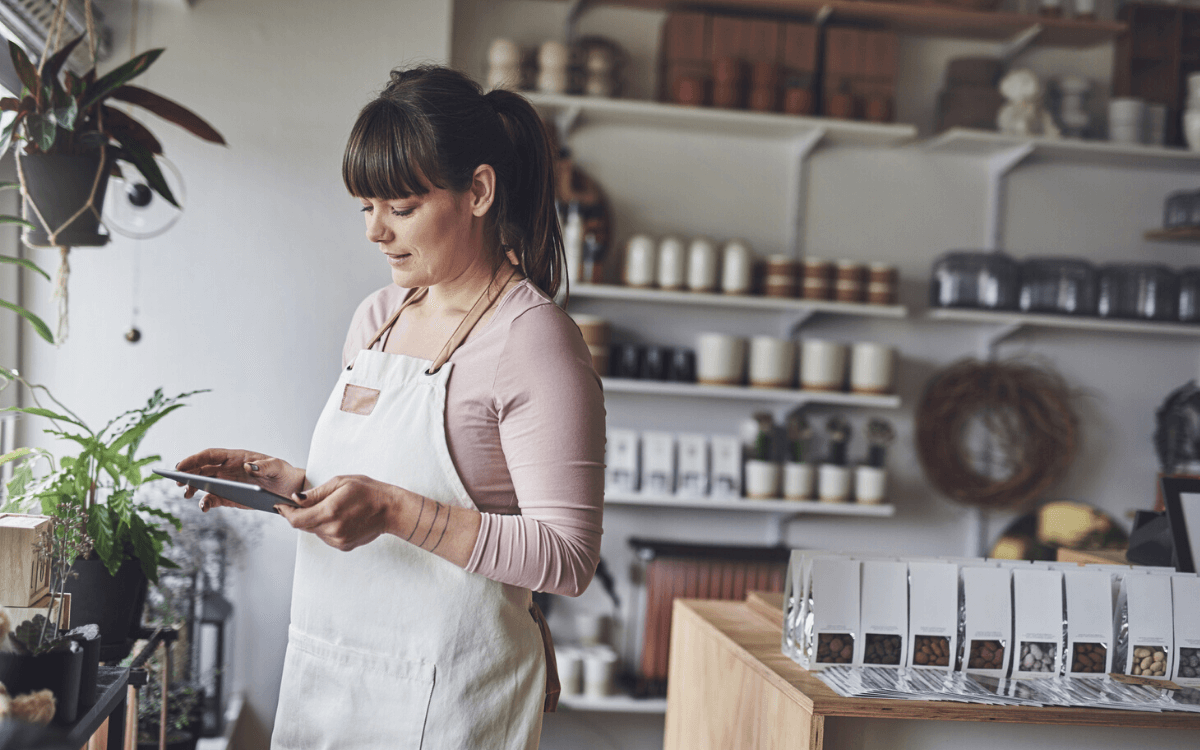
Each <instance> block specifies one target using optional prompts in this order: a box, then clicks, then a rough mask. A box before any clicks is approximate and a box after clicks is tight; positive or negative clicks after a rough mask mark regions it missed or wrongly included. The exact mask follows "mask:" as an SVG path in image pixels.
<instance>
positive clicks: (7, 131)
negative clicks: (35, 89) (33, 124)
mask: <svg viewBox="0 0 1200 750" xmlns="http://www.w3.org/2000/svg"><path fill="white" fill-rule="evenodd" d="M24 120H25V113H24V112H18V113H17V114H16V115H14V116H13V117H12V119H10V120H9V122H8V124H7V125H5V126H4V127H3V129H0V154H5V153H8V147H9V146H11V145H12V142H13V138H14V137H15V136H16V134H17V126H18V125H20V124H21V123H22V122H23V121H24Z"/></svg>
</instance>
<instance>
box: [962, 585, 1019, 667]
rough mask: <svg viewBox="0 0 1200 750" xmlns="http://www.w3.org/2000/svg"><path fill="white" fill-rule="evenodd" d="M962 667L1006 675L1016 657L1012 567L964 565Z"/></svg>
mask: <svg viewBox="0 0 1200 750" xmlns="http://www.w3.org/2000/svg"><path fill="white" fill-rule="evenodd" d="M961 575H962V581H963V607H964V609H965V614H964V615H963V620H964V626H965V627H964V630H963V644H962V671H964V672H972V673H975V674H983V675H987V676H989V677H1004V676H1006V675H1007V674H1008V665H1009V663H1010V662H1011V659H1012V624H1013V622H1012V570H1011V569H1009V568H986V567H964V568H962V570H961Z"/></svg>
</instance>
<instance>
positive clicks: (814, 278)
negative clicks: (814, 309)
mask: <svg viewBox="0 0 1200 750" xmlns="http://www.w3.org/2000/svg"><path fill="white" fill-rule="evenodd" d="M801 283H802V286H801V288H800V296H801V297H803V298H804V299H830V298H832V297H833V264H832V263H830V262H829V261H827V260H821V259H819V258H809V259H807V260H805V261H804V270H803V281H802V282H801Z"/></svg>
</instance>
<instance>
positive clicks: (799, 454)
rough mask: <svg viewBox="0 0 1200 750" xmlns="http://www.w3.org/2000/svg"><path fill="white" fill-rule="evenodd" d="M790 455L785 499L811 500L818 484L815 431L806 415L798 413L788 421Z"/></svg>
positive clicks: (788, 457)
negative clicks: (814, 459)
mask: <svg viewBox="0 0 1200 750" xmlns="http://www.w3.org/2000/svg"><path fill="white" fill-rule="evenodd" d="M787 438H788V455H787V463H786V464H784V467H783V497H784V499H785V500H811V499H812V495H813V486H814V485H815V484H816V471H815V470H814V469H813V465H812V457H811V456H810V453H811V451H810V450H809V449H810V448H811V447H812V438H813V430H812V427H809V425H808V420H806V419H805V418H804V414H803V413H801V412H799V411H796V412H794V413H792V414H791V415H790V416H788V419H787Z"/></svg>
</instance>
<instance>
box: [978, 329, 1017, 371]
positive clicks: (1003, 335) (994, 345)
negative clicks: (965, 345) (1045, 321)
mask: <svg viewBox="0 0 1200 750" xmlns="http://www.w3.org/2000/svg"><path fill="white" fill-rule="evenodd" d="M1024 327H1025V324H1024V323H1016V322H1014V323H1004V324H1002V325H1000V326H998V327H996V328H993V329H992V330H991V331H988V332H987V333H986V334H984V335H983V337H982V338H981V339H980V341H979V358H980V359H982V360H986V361H989V362H990V361H992V360H994V359H996V353H997V351H999V349H1000V345H1001V344H1003V343H1004V342H1005V341H1006V340H1008V338H1009V337H1010V336H1012V335H1013V334H1015V333H1017V332H1018V331H1020V330H1021V329H1022V328H1024Z"/></svg>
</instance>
